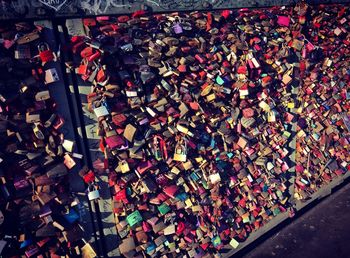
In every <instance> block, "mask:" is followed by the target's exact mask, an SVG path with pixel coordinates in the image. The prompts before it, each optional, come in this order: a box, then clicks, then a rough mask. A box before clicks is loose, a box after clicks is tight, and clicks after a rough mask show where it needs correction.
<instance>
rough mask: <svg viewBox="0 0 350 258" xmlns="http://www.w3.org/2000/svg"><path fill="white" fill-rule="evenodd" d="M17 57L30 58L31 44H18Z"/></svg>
mask: <svg viewBox="0 0 350 258" xmlns="http://www.w3.org/2000/svg"><path fill="white" fill-rule="evenodd" d="M15 58H16V59H30V58H31V53H30V46H29V45H17V47H16V50H15Z"/></svg>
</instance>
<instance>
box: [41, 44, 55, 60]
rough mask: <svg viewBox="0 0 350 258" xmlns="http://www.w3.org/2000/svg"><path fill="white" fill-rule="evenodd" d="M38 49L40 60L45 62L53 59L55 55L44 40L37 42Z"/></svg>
mask: <svg viewBox="0 0 350 258" xmlns="http://www.w3.org/2000/svg"><path fill="white" fill-rule="evenodd" d="M38 50H39V57H40V60H41V62H43V63H47V62H50V61H54V60H55V55H54V53H53V52H52V50H51V49H50V47H49V45H48V44H47V43H46V42H41V43H39V44H38Z"/></svg>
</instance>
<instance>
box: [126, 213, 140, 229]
mask: <svg viewBox="0 0 350 258" xmlns="http://www.w3.org/2000/svg"><path fill="white" fill-rule="evenodd" d="M142 220H143V219H142V216H141V214H140V212H139V211H134V212H133V213H131V214H129V215H128V216H127V217H126V221H127V222H128V223H129V225H130V227H132V226H134V225H136V224H138V223H140V222H141V221H142Z"/></svg>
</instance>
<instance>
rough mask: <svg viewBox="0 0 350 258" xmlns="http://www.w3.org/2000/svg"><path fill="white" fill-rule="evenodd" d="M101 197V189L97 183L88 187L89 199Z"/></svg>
mask: <svg viewBox="0 0 350 258" xmlns="http://www.w3.org/2000/svg"><path fill="white" fill-rule="evenodd" d="M99 198H100V191H99V190H98V189H97V186H96V185H90V186H89V187H88V199H89V201H94V200H97V199H99Z"/></svg>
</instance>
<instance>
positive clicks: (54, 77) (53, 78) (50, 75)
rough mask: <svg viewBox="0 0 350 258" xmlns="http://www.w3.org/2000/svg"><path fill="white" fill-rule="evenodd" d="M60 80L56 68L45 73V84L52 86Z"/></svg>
mask: <svg viewBox="0 0 350 258" xmlns="http://www.w3.org/2000/svg"><path fill="white" fill-rule="evenodd" d="M59 80H60V77H59V76H58V73H57V70H56V68H51V69H48V70H46V71H45V83H46V84H50V83H53V82H57V81H59Z"/></svg>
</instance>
